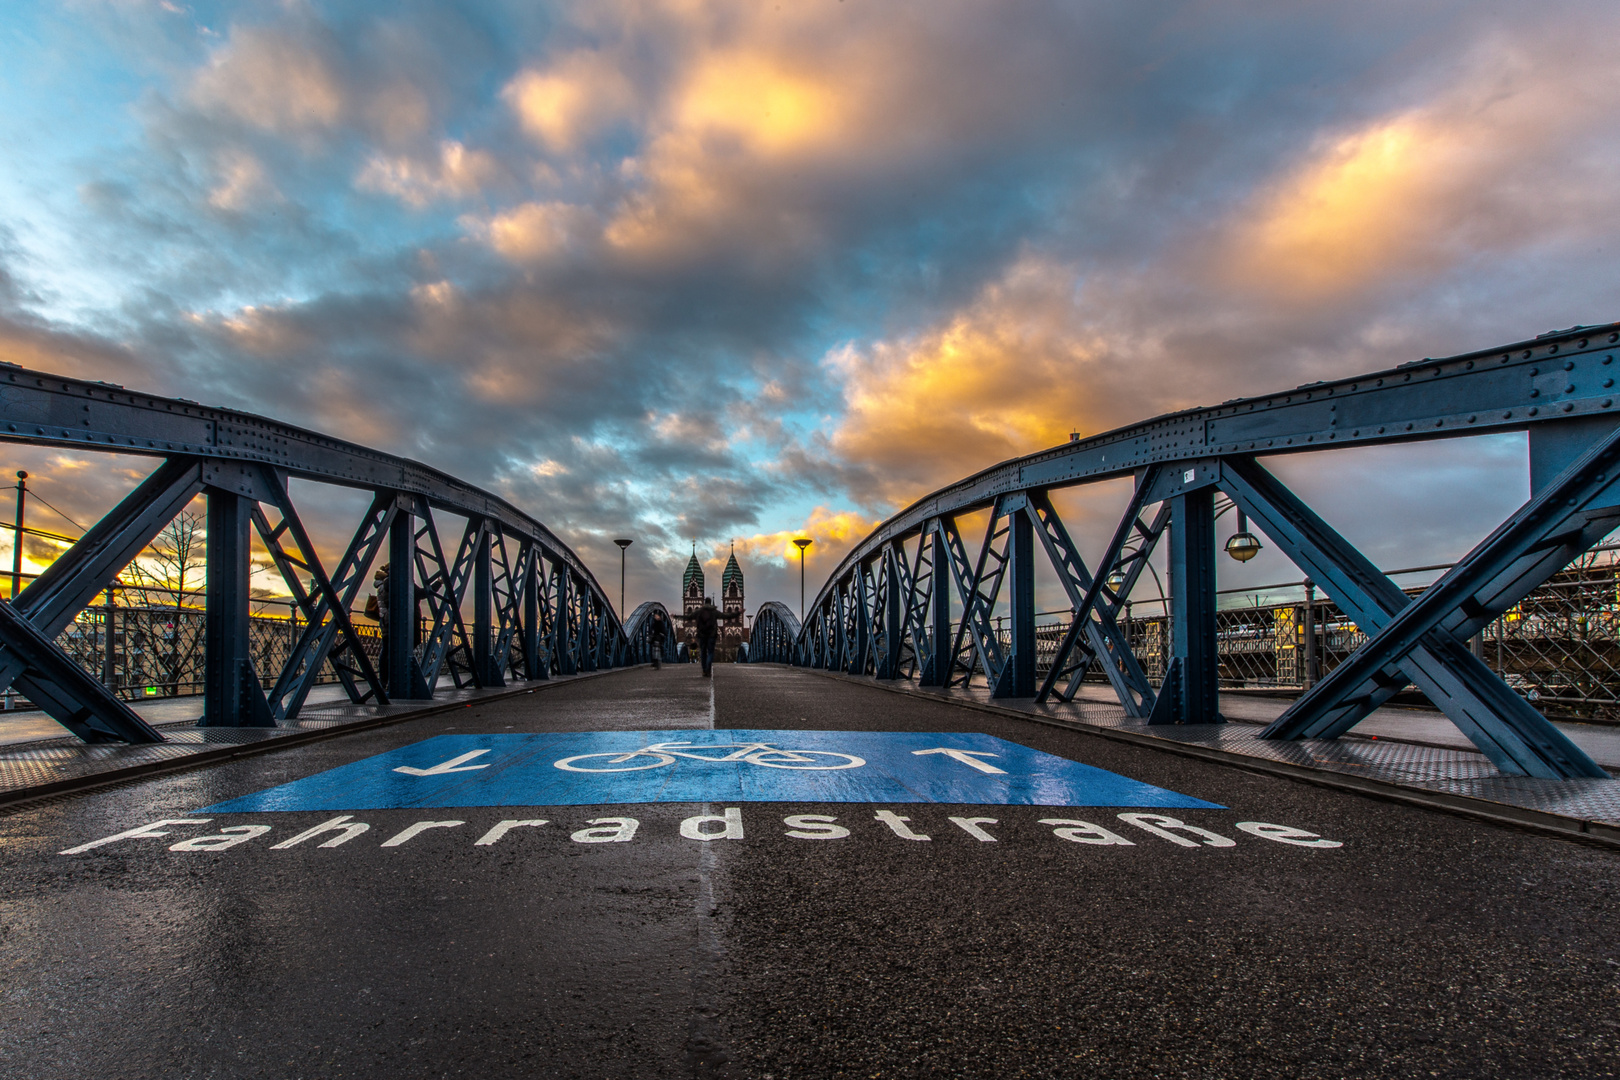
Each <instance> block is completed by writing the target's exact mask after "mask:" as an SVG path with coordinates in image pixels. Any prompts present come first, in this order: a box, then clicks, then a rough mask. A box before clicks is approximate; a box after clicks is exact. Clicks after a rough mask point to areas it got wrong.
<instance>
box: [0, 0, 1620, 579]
mask: <svg viewBox="0 0 1620 1080" xmlns="http://www.w3.org/2000/svg"><path fill="white" fill-rule="evenodd" d="M1615 40H1620V7H1616V5H1614V4H1613V3H1612V2H1610V3H1560V2H1544V3H1538V4H1534V5H1532V4H1528V3H1517V4H1505V3H1480V2H1478V0H1469V2H1434V0H1399V2H1388V3H1385V2H1380V0H1363V2H1359V3H1355V4H1345V3H1342V2H1334V3H1309V2H1302V0H1287V2H1276V3H1270V2H1265V0H1250V2H1239V0H1233V2H1231V3H1225V4H1211V3H1207V2H1204V3H1197V2H1186V3H1175V2H1171V0H1162V2H1144V0H1121V2H1117V3H1106V2H1081V0H1070V2H1050V3H1047V2H1037V0H1028V2H1026V0H995V2H994V3H990V2H977V3H956V2H951V0H928V2H926V3H924V2H920V0H883V2H878V0H793V2H791V3H774V2H773V0H747V2H741V3H724V2H715V3H698V2H695V0H665V2H657V0H645V2H642V0H588V2H582V3H578V4H540V3H532V2H527V0H524V2H518V0H511V2H505V3H502V2H491V3H487V4H482V5H479V4H474V3H468V2H455V3H450V2H445V3H433V2H428V0H416V2H412V0H404V2H393V3H376V2H373V3H362V2H352V3H305V2H297V0H287V2H281V3H271V2H255V3H241V4H232V3H206V2H198V3H189V4H188V3H181V2H180V0H172V2H171V0H58V2H50V3H46V2H31V0H16V2H12V3H8V4H6V5H4V7H3V9H0V147H3V148H4V152H3V153H0V359H5V360H10V361H12V362H15V363H21V364H25V365H29V366H35V367H43V368H47V369H50V370H55V371H62V372H66V373H71V374H75V375H81V376H87V377H91V378H99V379H107V380H110V381H114V382H119V383H123V384H126V385H129V386H132V387H140V388H142V389H146V390H151V391H154V392H160V393H170V394H178V395H183V396H186V397H190V398H195V399H198V400H203V401H206V402H209V403H217V404H224V405H230V406H235V407H239V408H246V409H250V410H252V411H255V412H260V413H264V414H268V415H270V416H274V417H278V418H282V419H285V420H289V421H292V422H295V423H300V424H305V425H308V426H312V427H315V428H319V429H322V430H325V431H329V432H333V433H336V434H340V435H343V436H346V437H348V438H351V439H355V440H357V441H360V442H364V443H368V444H371V445H375V446H378V447H381V448H384V449H387V450H390V451H393V452H396V453H400V454H405V455H408V456H411V457H415V458H418V459H420V460H422V461H425V462H428V463H430V464H433V465H435V466H438V467H440V468H443V469H447V470H449V471H451V472H454V473H456V474H458V475H460V476H462V477H465V478H466V479H468V480H471V481H473V482H475V483H478V484H481V485H483V486H487V487H490V488H492V489H495V490H498V491H500V492H502V493H503V494H505V495H507V496H508V497H509V498H511V499H512V500H513V501H514V502H516V503H518V504H519V505H521V506H523V507H525V508H526V509H528V510H529V511H530V512H531V513H533V514H534V515H535V516H537V517H539V518H541V519H542V520H544V521H546V522H547V523H548V524H549V525H551V526H552V527H553V528H554V529H555V530H556V531H557V532H558V533H559V534H560V535H562V536H563V537H564V538H565V539H567V540H569V541H570V542H571V543H573V544H574V546H575V547H576V550H578V551H580V553H581V554H582V555H583V556H584V557H585V558H586V559H587V561H589V562H590V563H591V564H592V565H593V566H594V567H596V569H597V573H598V576H599V577H600V578H601V579H602V580H603V582H604V584H608V583H609V582H610V581H611V579H612V578H613V577H614V576H615V574H614V573H613V570H615V569H616V568H615V567H613V565H612V564H613V563H614V562H616V561H617V559H616V556H617V554H618V553H617V551H616V550H615V549H614V548H613V547H612V545H611V538H612V537H613V536H615V535H624V536H631V537H634V538H636V541H637V545H636V546H635V547H633V548H632V549H631V556H630V567H631V574H630V577H631V582H630V592H631V594H632V595H631V598H630V599H631V603H632V605H633V604H634V603H635V602H636V600H637V599H638V598H641V597H656V598H659V599H664V600H666V601H670V602H673V601H674V600H675V594H676V591H677V589H678V574H679V570H680V566H681V564H682V563H684V561H685V557H686V554H687V552H688V551H689V550H690V547H689V544H690V543H691V542H692V541H694V540H695V541H696V542H697V544H698V547H699V551H700V553H702V554H703V555H704V556H705V557H706V558H708V559H710V560H711V561H710V563H709V569H710V573H711V576H713V575H716V574H717V572H718V568H719V565H720V561H722V560H723V559H724V556H725V550H726V545H727V543H728V541H730V540H732V539H735V540H736V541H737V543H738V551H739V554H741V555H743V557H744V559H745V565H746V566H747V569H748V571H749V606H750V608H753V607H754V606H755V605H756V604H757V603H758V602H759V601H762V600H765V599H771V598H780V599H786V600H791V601H793V602H795V606H796V601H797V592H798V583H797V580H796V578H797V576H798V568H797V566H796V565H793V564H792V563H791V562H788V561H787V557H786V553H787V552H789V551H791V550H792V549H791V548H790V547H787V545H786V541H787V539H788V538H789V537H791V536H792V535H795V534H805V535H810V536H812V537H814V538H816V540H817V541H818V543H817V545H816V546H815V547H814V548H812V549H811V561H810V578H811V589H812V590H814V588H815V585H816V583H817V581H818V580H819V575H818V569H819V572H820V573H824V572H825V571H826V570H828V569H830V568H831V566H832V565H833V564H834V562H835V561H836V559H837V557H838V556H839V555H841V554H842V552H843V551H845V550H847V548H848V546H849V544H850V543H852V542H853V541H854V540H856V539H858V538H859V537H860V536H861V535H863V534H864V533H865V532H866V531H867V530H868V529H869V528H870V527H871V525H872V524H873V523H875V522H876V521H878V520H881V519H882V518H883V517H884V516H886V515H887V514H889V513H890V512H892V511H893V510H894V509H896V508H897V507H898V506H900V505H903V504H904V503H906V502H908V501H910V500H911V499H913V498H915V497H916V496H918V495H920V494H922V493H924V492H926V491H928V490H930V489H931V488H933V487H935V486H938V485H940V484H942V483H945V482H948V481H950V480H953V479H955V478H957V477H959V476H961V475H963V474H965V473H967V472H970V471H973V470H976V469H978V468H982V467H984V466H986V465H989V464H991V463H993V462H995V461H999V460H1002V459H1004V458H1007V457H1010V456H1013V455H1017V454H1022V453H1027V452H1030V451H1032V450H1036V449H1039V448H1041V447H1044V446H1048V445H1051V444H1053V443H1057V442H1062V441H1064V440H1065V439H1066V438H1067V436H1068V432H1070V431H1071V430H1079V431H1082V432H1086V433H1093V432H1097V431H1100V430H1105V429H1108V428H1112V427H1116V426H1119V425H1121V424H1124V423H1127V422H1129V421H1132V420H1136V419H1140V418H1143V417H1146V416H1150V415H1153V414H1156V413H1160V412H1164V411H1166V410H1169V409H1174V408H1180V407H1184V406H1190V405H1197V404H1208V403H1214V402H1219V401H1221V400H1224V399H1226V398H1231V397H1235V396H1238V395H1241V394H1247V393H1255V392H1265V391H1267V390H1271V389H1274V388H1278V387H1285V386H1286V387H1291V386H1294V385H1296V384H1298V383H1301V382H1304V381H1308V380H1313V379H1318V378H1324V377H1332V376H1337V375H1347V374H1351V373H1354V372H1358V371H1363V370H1369V369H1373V368H1378V367H1383V366H1387V365H1390V364H1394V363H1400V362H1404V361H1407V360H1411V359H1416V358H1418V357H1422V356H1430V355H1445V354H1448V353H1455V352H1460V351H1464V350H1468V349H1474V348H1482V347H1489V346H1491V345H1494V344H1497V343H1499V342H1505V341H1509V340H1516V339H1519V338H1523V337H1528V336H1533V335H1534V334H1537V333H1540V332H1543V331H1546V330H1549V329H1554V328H1561V327H1566V326H1570V325H1572V324H1575V323H1595V322H1603V321H1608V320H1611V319H1614V318H1616V317H1620V305H1617V304H1616V303H1615V299H1616V286H1617V285H1620V263H1617V259H1616V256H1617V255H1620V246H1617V243H1616V241H1617V239H1620V213H1617V210H1620V205H1617V203H1620V184H1617V183H1616V180H1615V177H1616V174H1617V168H1616V167H1617V165H1620V139H1617V135H1620V66H1617V65H1616V62H1615V60H1614V59H1613V56H1612V53H1613V47H1612V42H1614V41H1615ZM8 455H9V458H8V460H7V461H6V462H0V464H4V465H8V466H9V465H10V462H11V461H15V463H16V466H15V467H25V468H28V469H29V470H30V471H31V472H33V473H36V474H37V475H38V479H37V481H31V484H33V483H37V485H38V486H39V488H40V490H41V493H42V494H44V495H45V497H46V498H47V499H50V501H51V502H52V504H53V505H55V506H58V507H60V508H61V509H62V510H64V511H65V512H67V514H68V515H69V516H74V517H78V518H79V520H81V521H82V520H84V518H85V517H93V516H94V515H95V514H96V513H98V512H99V511H100V509H101V508H102V507H104V506H105V505H106V504H107V503H108V502H109V501H110V500H111V499H112V498H113V497H115V496H116V494H117V492H118V490H119V489H120V488H121V487H125V486H127V485H128V484H130V483H132V482H133V480H134V478H135V477H136V476H137V475H139V471H140V469H141V468H142V467H143V466H142V464H141V463H140V462H138V461H127V462H123V463H122V464H121V465H120V467H118V468H113V469H108V468H106V467H104V466H105V463H86V462H84V461H77V460H74V459H71V458H68V457H63V456H54V455H41V454H38V453H34V452H29V451H23V450H19V449H17V448H13V449H12V450H10V451H8ZM1278 468H1279V470H1280V471H1282V472H1283V473H1284V474H1285V475H1286V476H1287V477H1288V479H1289V480H1290V481H1291V482H1294V483H1296V484H1297V485H1298V488H1299V490H1300V491H1301V493H1302V494H1303V495H1305V497H1306V498H1307V499H1308V500H1310V501H1312V502H1313V504H1314V505H1317V506H1318V508H1319V509H1321V510H1322V511H1323V512H1324V514H1325V515H1326V516H1327V517H1328V518H1329V519H1330V520H1332V521H1334V522H1336V523H1338V524H1340V525H1341V527H1343V528H1344V529H1345V531H1347V532H1348V533H1350V534H1351V535H1352V537H1353V538H1355V539H1357V540H1358V541H1359V542H1362V543H1363V544H1365V546H1366V549H1367V551H1368V553H1369V554H1370V555H1372V556H1373V557H1374V558H1375V560H1377V561H1379V562H1380V563H1381V564H1382V565H1384V566H1386V567H1392V566H1397V565H1416V564H1419V563H1424V562H1428V561H1433V560H1436V559H1441V558H1449V557H1455V556H1456V555H1457V554H1460V553H1461V551H1463V550H1465V549H1466V548H1467V547H1468V546H1469V545H1471V544H1472V543H1473V542H1474V541H1475V540H1477V539H1478V538H1479V536H1480V535H1482V534H1483V533H1484V532H1485V531H1486V530H1488V529H1489V528H1490V527H1491V526H1492V525H1494V524H1495V522H1496V521H1498V520H1500V518H1501V517H1502V516H1504V515H1505V514H1506V513H1507V512H1508V511H1509V510H1511V508H1512V507H1513V506H1514V505H1515V504H1516V503H1517V501H1518V500H1520V499H1522V498H1523V497H1524V494H1525V479H1524V446H1523V441H1522V439H1516V438H1497V439H1494V440H1465V441H1458V442H1452V443H1445V444H1433V445H1430V446H1427V447H1425V448H1423V449H1421V450H1413V451H1392V450H1365V451H1357V452H1353V453H1350V454H1340V455H1338V456H1337V457H1335V459H1334V461H1333V463H1332V464H1331V467H1330V465H1329V463H1328V462H1326V461H1321V460H1316V461H1312V460H1305V459H1293V460H1290V461H1289V462H1287V463H1284V464H1280V465H1279V466H1278ZM1116 487H1117V485H1115V486H1112V487H1110V488H1108V489H1106V490H1103V491H1100V492H1097V493H1095V494H1094V495H1092V496H1088V497H1085V498H1081V497H1079V496H1072V497H1069V498H1068V499H1067V501H1066V503H1065V505H1066V506H1067V507H1069V509H1070V512H1071V513H1072V515H1073V518H1074V522H1075V526H1076V531H1077V532H1079V533H1080V534H1081V535H1082V536H1087V537H1092V536H1103V535H1106V533H1107V532H1108V531H1109V530H1110V529H1111V526H1112V518H1111V517H1110V511H1111V509H1112V507H1113V504H1114V503H1117V502H1118V501H1119V499H1121V498H1122V497H1123V490H1122V489H1121V490H1115V488H1116ZM355 512H356V509H355V508H354V507H351V506H350V505H349V503H347V502H344V501H342V500H329V501H327V502H325V503H322V504H321V505H320V506H319V508H318V509H317V510H316V512H315V516H316V517H317V518H318V519H319V520H320V521H321V522H322V527H323V529H325V530H326V531H327V533H328V534H329V535H330V536H332V537H333V538H335V539H334V543H339V542H341V537H339V530H340V528H341V525H342V522H343V521H344V519H345V516H346V515H352V514H353V513H355ZM0 513H5V514H6V515H7V516H9V507H0ZM38 523H39V524H40V525H42V526H43V527H48V528H56V527H60V528H63V529H64V530H65V531H69V532H71V531H72V530H71V529H70V528H68V527H67V526H66V525H65V524H64V523H61V522H55V521H54V519H51V518H50V517H49V516H46V517H42V518H40V519H38ZM974 542H976V540H975V541H974ZM1273 559H1274V553H1272V552H1268V553H1266V554H1264V555H1262V557H1261V558H1260V559H1257V560H1256V561H1255V563H1254V564H1251V565H1250V566H1248V567H1244V568H1242V570H1241V572H1239V571H1237V569H1236V568H1235V565H1234V566H1225V567H1223V571H1222V572H1223V574H1227V575H1228V576H1230V577H1231V580H1232V581H1233V582H1235V583H1238V584H1244V583H1252V582H1255V581H1261V580H1279V579H1281V578H1284V577H1290V576H1293V575H1294V571H1293V570H1292V569H1291V568H1288V567H1286V566H1284V565H1282V564H1281V563H1280V561H1272V560H1273ZM1223 562H1225V560H1223ZM1245 575H1246V576H1245ZM615 584H616V583H615ZM609 591H613V590H612V589H611V588H610V590H609Z"/></svg>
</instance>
